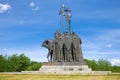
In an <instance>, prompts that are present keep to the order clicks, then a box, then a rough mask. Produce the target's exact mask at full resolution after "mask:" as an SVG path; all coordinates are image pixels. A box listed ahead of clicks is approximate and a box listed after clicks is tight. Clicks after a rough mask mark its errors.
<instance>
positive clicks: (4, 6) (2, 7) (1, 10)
mask: <svg viewBox="0 0 120 80" xmlns="http://www.w3.org/2000/svg"><path fill="white" fill-rule="evenodd" d="M10 8H11V6H10V5H9V4H2V3H0V13H1V14H2V13H4V12H5V11H7V10H9V9H10Z"/></svg>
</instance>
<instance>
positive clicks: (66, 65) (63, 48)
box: [40, 4, 91, 73]
mask: <svg viewBox="0 0 120 80" xmlns="http://www.w3.org/2000/svg"><path fill="white" fill-rule="evenodd" d="M59 15H60V25H61V30H57V31H56V32H55V34H54V39H53V40H45V41H44V42H43V44H42V46H43V47H45V48H47V49H48V55H47V59H48V62H45V63H44V64H43V66H42V68H41V69H40V71H43V72H45V73H46V72H48V73H61V72H64V73H66V72H69V71H72V72H79V71H91V69H90V68H88V66H87V65H86V64H85V62H84V59H83V55H82V49H81V44H82V40H81V39H80V38H79V37H78V35H77V34H76V33H75V32H74V31H71V25H70V23H71V10H70V9H69V8H66V7H65V5H64V4H63V5H62V7H61V8H60V12H59Z"/></svg>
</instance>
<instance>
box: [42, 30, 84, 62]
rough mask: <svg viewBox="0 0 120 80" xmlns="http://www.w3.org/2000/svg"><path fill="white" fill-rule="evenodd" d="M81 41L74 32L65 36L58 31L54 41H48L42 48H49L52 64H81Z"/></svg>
mask: <svg viewBox="0 0 120 80" xmlns="http://www.w3.org/2000/svg"><path fill="white" fill-rule="evenodd" d="M81 44H82V41H81V39H80V38H79V37H78V36H77V35H76V34H75V32H72V33H71V34H68V32H65V33H64V34H62V33H60V32H59V31H57V32H56V33H55V39H54V40H46V41H44V42H43V44H42V46H44V47H46V48H48V55H47V59H48V61H52V62H80V60H81V58H82V51H81Z"/></svg>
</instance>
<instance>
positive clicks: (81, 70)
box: [39, 65, 111, 75]
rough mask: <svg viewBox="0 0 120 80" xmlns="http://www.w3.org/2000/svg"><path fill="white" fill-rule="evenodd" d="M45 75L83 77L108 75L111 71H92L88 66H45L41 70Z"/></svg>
mask: <svg viewBox="0 0 120 80" xmlns="http://www.w3.org/2000/svg"><path fill="white" fill-rule="evenodd" d="M39 71H40V73H43V74H81V75H108V74H111V71H92V70H91V68H89V67H88V66H87V65H62V66H60V65H59V66H58V65H51V66H50V65H49V66H48V65H43V66H42V67H41V68H40V70H39Z"/></svg>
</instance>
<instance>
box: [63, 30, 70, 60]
mask: <svg viewBox="0 0 120 80" xmlns="http://www.w3.org/2000/svg"><path fill="white" fill-rule="evenodd" d="M64 39H65V45H64V46H65V47H64V49H65V61H67V62H71V61H72V55H71V39H70V36H69V34H68V32H66V33H65V34H64Z"/></svg>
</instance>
